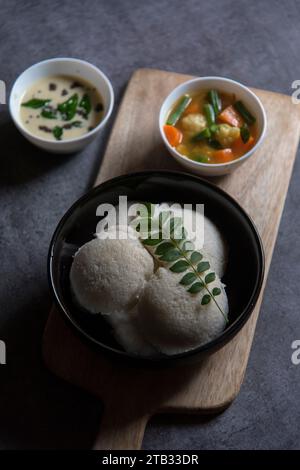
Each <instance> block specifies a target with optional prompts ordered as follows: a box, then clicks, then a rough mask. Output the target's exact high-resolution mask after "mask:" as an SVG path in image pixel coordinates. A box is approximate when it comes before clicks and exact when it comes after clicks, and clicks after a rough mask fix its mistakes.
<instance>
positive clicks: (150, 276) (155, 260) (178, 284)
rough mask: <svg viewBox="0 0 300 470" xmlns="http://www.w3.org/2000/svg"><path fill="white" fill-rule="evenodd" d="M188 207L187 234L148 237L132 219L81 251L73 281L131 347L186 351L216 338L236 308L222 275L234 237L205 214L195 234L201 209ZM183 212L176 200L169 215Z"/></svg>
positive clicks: (90, 307) (78, 295)
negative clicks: (136, 228)
mask: <svg viewBox="0 0 300 470" xmlns="http://www.w3.org/2000/svg"><path fill="white" fill-rule="evenodd" d="M169 209H170V204H169V203H163V204H160V205H156V207H155V210H154V212H153V213H154V214H155V215H153V217H156V216H157V215H159V214H161V213H166V211H168V210H169ZM185 211H190V213H185V215H187V217H184V233H185V235H184V239H183V240H180V241H177V240H176V237H172V234H171V235H169V238H166V239H164V238H163V239H159V240H158V241H155V242H153V241H151V240H149V239H150V238H151V237H149V238H148V240H147V239H146V240H145V239H143V237H142V235H141V233H138V232H136V231H134V230H133V228H132V221H133V218H131V219H130V220H129V222H128V225H127V226H124V225H123V226H113V227H109V229H108V230H106V231H104V230H102V229H101V231H100V233H97V234H96V238H94V239H93V240H91V241H89V242H88V243H86V244H85V245H83V246H82V247H81V248H80V249H79V250H78V251H77V253H75V256H74V260H73V263H72V266H71V270H70V284H71V290H72V292H73V295H74V297H75V300H76V302H77V303H78V304H79V306H80V307H82V308H83V309H84V310H85V311H87V312H90V313H94V314H102V315H104V317H105V319H106V320H107V321H108V322H109V323H110V325H111V327H112V328H113V331H114V335H115V338H116V340H117V341H118V342H119V344H120V345H121V346H122V347H123V348H124V349H125V351H127V352H129V353H131V354H135V355H138V356H143V357H151V356H158V355H175V354H180V353H183V352H186V351H189V350H191V349H194V348H197V347H199V346H201V345H203V344H206V343H208V342H210V341H211V340H213V339H214V338H216V337H217V336H219V335H220V333H221V332H222V331H223V330H224V328H225V326H226V322H227V317H228V310H229V308H228V299H227V295H226V292H225V286H224V284H223V283H222V281H221V278H222V276H223V275H224V273H225V269H226V263H227V250H226V243H225V241H224V239H223V237H222V234H221V233H220V232H219V230H218V228H217V227H216V226H215V225H214V224H213V223H212V222H211V221H210V220H209V219H207V218H206V217H204V215H203V214H201V213H197V217H196V222H197V223H199V224H203V226H204V231H199V233H198V232H197V231H196V234H195V232H194V231H193V228H194V226H192V222H193V217H194V218H195V213H194V211H193V210H192V209H187V210H186V209H185ZM180 215H181V216H182V210H180V207H179V208H178V209H176V208H175V209H174V208H173V206H172V214H171V215H170V216H169V217H171V218H177V220H180ZM174 220H175V219H174ZM203 234H204V236H203ZM126 235H127V236H126ZM128 235H129V236H128ZM173 238H175V240H174V239H173ZM174 243H175V245H174ZM172 244H173V245H172ZM87 314H88V313H87Z"/></svg>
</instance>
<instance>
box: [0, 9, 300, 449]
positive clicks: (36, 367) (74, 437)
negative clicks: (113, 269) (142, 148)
mask: <svg viewBox="0 0 300 470" xmlns="http://www.w3.org/2000/svg"><path fill="white" fill-rule="evenodd" d="M0 11H1V25H0V64H1V65H0V79H2V80H5V81H6V83H7V84H8V87H9V88H10V87H11V85H12V83H13V81H14V80H15V78H16V77H17V75H18V74H19V73H20V72H22V71H23V70H24V69H25V68H27V67H28V66H29V65H31V64H32V63H34V62H37V61H39V60H42V59H45V58H48V57H55V56H75V57H79V58H83V59H86V60H88V61H91V62H93V63H95V64H96V65H97V66H99V67H100V68H102V69H103V70H104V71H105V72H106V73H107V74H108V76H109V77H110V78H111V80H112V82H113V85H114V89H115V91H116V97H117V104H118V102H119V100H120V97H121V94H122V91H123V89H124V87H125V85H126V83H127V80H128V78H129V77H130V75H131V73H132V72H133V71H134V70H135V69H136V68H138V67H155V68H162V69H167V70H173V71H178V72H183V73H190V74H196V75H213V74H216V75H225V76H229V77H232V78H234V79H237V80H240V81H242V82H244V83H245V84H247V85H251V86H255V87H261V88H266V89H270V90H273V91H279V92H283V93H288V94H290V92H291V88H290V86H291V82H292V81H293V80H295V79H299V78H300V61H299V42H300V31H299V16H300V4H299V2H298V3H297V2H296V1H285V2H282V1H268V2H267V1H261V2H249V1H230V0H223V1H219V2H218V1H209V2H200V1H199V0H192V1H187V2H182V1H178V0H173V1H172V2H170V1H166V0H160V1H148V2H144V1H140V0H130V1H129V0H127V1H124V0H123V1H121V0H119V1H115V0H112V1H109V2H108V1H106V2H104V1H102V2H100V1H96V0H89V1H87V0H81V1H79V0H75V1H74V0H72V1H57V0H52V1H51V2H49V1H39V2H38V1H26V0H23V1H21V0H20V1H16V0H7V1H5V0H0ZM76 31H77V32H79V35H77V36H76V34H75V33H76ZM111 124H112V121H111V122H110V125H111ZM0 137H1V166H0V195H1V206H0V207H1V221H0V224H1V227H0V250H1V253H0V256H1V258H0V260H1V264H0V279H1V282H0V302H1V303H0V306H1V308H0V339H3V340H5V341H6V343H7V360H8V365H7V366H0V448H9V449H12V448H78V447H80V448H87V447H88V446H90V444H91V442H92V440H93V437H94V435H95V432H96V430H97V427H98V423H99V420H100V416H101V408H100V405H99V403H98V402H97V401H96V400H95V399H93V398H91V397H90V396H88V395H86V394H85V393H83V392H81V391H79V390H76V389H74V388H73V387H71V386H69V385H67V384H64V383H62V382H60V381H59V380H57V379H56V378H54V377H53V376H51V375H50V374H49V373H48V372H47V371H46V370H45V369H44V368H43V365H42V363H41V359H40V345H41V334H42V331H43V327H44V324H45V321H46V317H47V314H48V310H49V307H50V304H51V299H50V296H49V292H48V287H47V279H46V254H47V248H48V244H49V239H50V237H51V234H52V232H53V230H54V228H55V226H56V224H57V222H58V220H59V218H60V217H61V215H62V214H63V213H64V211H65V210H66V209H67V208H68V207H69V206H70V204H71V203H72V202H73V201H74V200H75V199H76V198H77V197H78V196H80V195H81V194H82V193H83V192H84V191H85V190H86V189H87V188H88V187H89V186H90V184H91V181H92V178H93V175H94V174H95V170H96V168H98V166H99V164H100V161H101V154H102V153H103V149H104V145H105V141H106V137H107V135H104V136H102V137H100V138H99V139H98V140H97V141H96V142H95V143H94V144H92V145H91V146H90V147H89V148H88V149H87V150H86V151H84V152H83V153H82V154H79V155H76V156H72V157H59V156H56V157H55V156H51V155H48V154H45V153H42V152H41V151H39V150H37V149H35V148H34V147H32V146H31V145H30V144H28V143H27V142H26V141H25V140H24V139H23V138H22V137H21V136H20V135H19V134H18V132H17V131H16V129H15V128H14V127H13V125H12V123H11V121H10V119H9V116H8V113H7V111H6V109H5V108H4V107H1V108H0ZM282 157H283V158H284V155H283V156H282ZM299 178H300V165H299V162H296V165H295V168H294V173H293V178H292V181H291V186H290V190H289V194H288V197H287V201H286V206H285V210H284V214H283V218H282V222H281V226H280V232H279V237H278V241H277V244H276V249H275V253H274V257H273V262H272V266H271V272H270V275H269V279H268V284H267V289H266V294H265V298H264V302H263V307H262V311H261V315H260V318H259V321H258V326H257V331H256V336H255V340H254V345H253V349H252V352H251V357H250V361H249V366H248V370H247V374H246V378H245V381H244V384H243V387H242V389H241V393H240V395H239V397H238V398H237V400H236V401H235V403H234V404H233V405H232V406H231V407H230V408H229V409H228V410H227V411H226V412H225V413H223V414H222V415H220V416H218V417H216V418H214V419H210V420H205V421H202V420H201V419H200V418H197V417H196V418H186V417H176V418H174V417H170V416H168V417H163V418H155V419H153V420H152V421H151V423H150V424H149V426H148V428H147V431H146V434H145V440H144V447H145V448H147V449H158V448H166V449H167V448H168V449H183V448H186V449H188V448H189V449H193V448H194V449H207V448H213V449H224V448H227V449H228V448H247V449H248V448H256V449H261V448H269V449H270V448H291V449H292V448H299V447H300V445H299V436H298V428H299V419H300V405H299V395H300V380H299V378H300V366H299V367H298V368H297V367H296V366H293V365H292V364H291V360H290V356H291V342H292V341H293V340H294V339H296V338H297V337H298V338H299V337H300V316H299V314H300V311H299V304H298V299H299V287H298V281H299V275H300V252H299V247H300V243H299V237H300V235H299V203H298V200H299V196H300V187H299V183H298V182H299ZM266 197H267V195H266Z"/></svg>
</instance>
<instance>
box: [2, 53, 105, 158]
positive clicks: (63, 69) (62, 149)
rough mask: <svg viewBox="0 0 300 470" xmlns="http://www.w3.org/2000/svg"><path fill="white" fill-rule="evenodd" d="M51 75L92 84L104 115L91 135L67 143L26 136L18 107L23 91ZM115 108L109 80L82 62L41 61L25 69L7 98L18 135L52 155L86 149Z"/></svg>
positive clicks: (30, 135) (56, 59)
mask: <svg viewBox="0 0 300 470" xmlns="http://www.w3.org/2000/svg"><path fill="white" fill-rule="evenodd" d="M51 75H70V76H73V77H78V78H79V79H80V78H82V79H83V80H87V81H88V82H90V83H92V84H93V85H94V86H95V88H96V89H97V90H98V91H99V93H100V95H101V96H102V99H103V105H104V114H103V119H102V121H101V122H100V123H99V124H98V126H96V127H95V128H94V129H93V130H92V131H90V132H88V133H87V134H84V135H82V136H80V137H76V138H73V139H67V140H57V141H52V140H47V139H43V138H41V137H37V136H36V135H34V134H32V133H31V132H29V131H28V130H27V129H26V128H25V127H24V125H23V123H22V121H21V119H20V103H21V100H22V97H23V95H24V93H25V91H26V90H27V89H28V87H30V86H31V85H32V84H33V83H34V82H35V81H36V80H39V79H41V78H43V77H47V76H51ZM113 104H114V92H113V88H112V85H111V83H110V81H109V79H108V78H107V77H106V76H105V75H104V73H103V72H101V70H99V69H98V68H97V67H95V66H94V65H92V64H90V63H89V62H85V61H84V60H79V59H72V58H55V59H49V60H44V61H42V62H38V63H37V64H35V65H32V66H31V67H29V68H28V69H26V70H25V71H24V72H23V73H22V74H21V75H19V77H18V78H17V80H16V81H15V83H14V85H13V88H12V90H11V94H10V98H9V110H10V114H11V117H12V119H13V121H14V123H15V125H16V126H17V128H18V129H19V131H20V132H21V133H22V134H23V135H24V136H25V137H26V138H27V139H28V140H29V141H30V142H32V143H33V144H34V145H36V146H38V147H40V148H42V149H44V150H47V151H48V152H54V153H71V152H78V151H79V150H82V149H83V148H84V147H85V146H86V145H88V144H89V143H90V142H91V141H92V140H93V139H94V138H95V137H96V135H97V134H98V133H99V132H100V131H101V130H102V129H103V127H104V126H105V124H106V123H107V121H108V119H109V117H110V115H111V112H112V109H113Z"/></svg>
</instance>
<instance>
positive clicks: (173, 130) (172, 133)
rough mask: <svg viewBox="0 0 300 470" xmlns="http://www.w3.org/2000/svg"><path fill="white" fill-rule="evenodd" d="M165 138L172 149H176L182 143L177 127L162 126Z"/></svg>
mask: <svg viewBox="0 0 300 470" xmlns="http://www.w3.org/2000/svg"><path fill="white" fill-rule="evenodd" d="M164 132H165V136H166V138H167V139H168V142H169V144H170V145H172V147H177V145H179V144H180V143H181V141H182V132H180V130H179V129H177V127H174V126H169V125H168V124H166V125H165V126H164Z"/></svg>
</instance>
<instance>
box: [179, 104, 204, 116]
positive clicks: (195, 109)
mask: <svg viewBox="0 0 300 470" xmlns="http://www.w3.org/2000/svg"><path fill="white" fill-rule="evenodd" d="M197 113H200V103H199V102H198V101H196V100H192V101H191V103H190V104H189V105H188V107H187V108H186V110H185V111H184V113H183V115H184V116H187V115H188V114H197Z"/></svg>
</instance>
